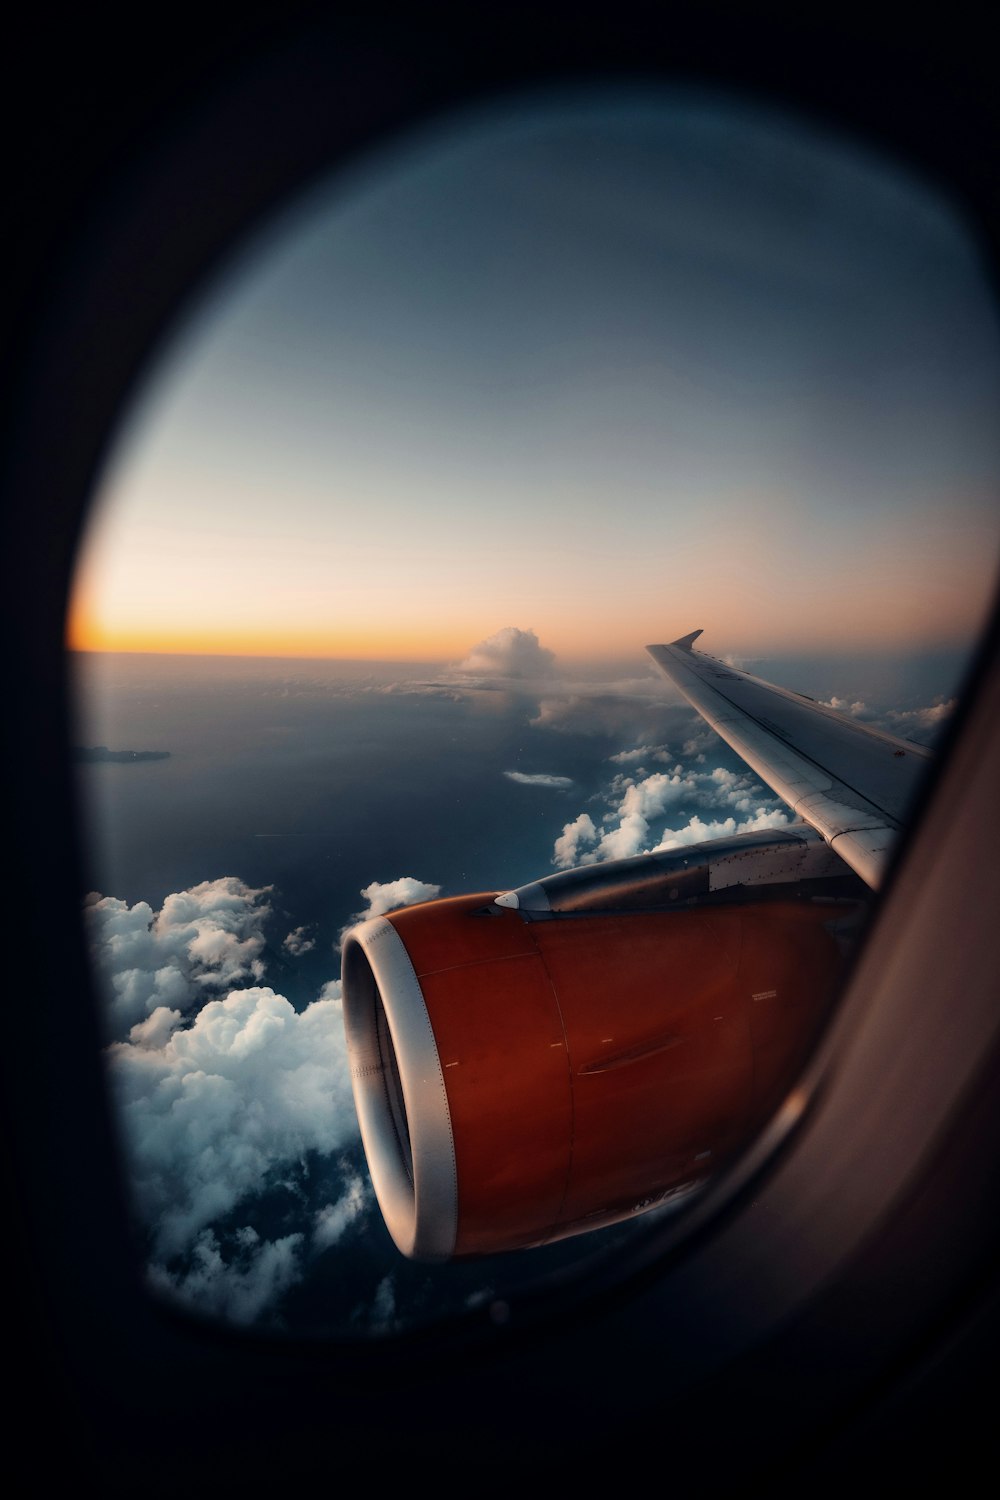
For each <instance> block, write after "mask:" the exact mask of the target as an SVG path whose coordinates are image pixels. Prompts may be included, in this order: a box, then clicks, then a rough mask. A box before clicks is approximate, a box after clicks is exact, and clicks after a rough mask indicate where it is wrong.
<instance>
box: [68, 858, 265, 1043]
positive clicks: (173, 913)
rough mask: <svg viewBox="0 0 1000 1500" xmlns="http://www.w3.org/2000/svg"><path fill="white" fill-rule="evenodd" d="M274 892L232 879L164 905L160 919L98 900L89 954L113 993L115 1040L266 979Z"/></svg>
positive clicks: (90, 915)
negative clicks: (157, 1016) (159, 1016)
mask: <svg viewBox="0 0 1000 1500" xmlns="http://www.w3.org/2000/svg"><path fill="white" fill-rule="evenodd" d="M270 890H271V887H270V886H263V887H261V888H259V889H254V888H252V887H251V886H248V885H245V884H244V883H243V881H242V880H238V879H237V878H236V877H235V876H233V875H227V876H223V877H222V878H221V879H219V880H205V881H202V883H201V884H200V885H196V886H194V887H192V889H191V890H188V891H179V892H175V893H174V894H173V895H170V896H168V897H167V898H166V900H165V901H164V903H163V906H162V908H161V909H160V911H159V912H157V913H155V914H154V912H153V911H152V908H151V907H150V906H149V904H148V903H147V902H145V901H138V902H136V904H135V905H134V906H131V907H130V906H128V905H127V903H126V902H124V901H119V900H118V899H117V898H116V897H114V896H101V895H99V894H98V893H97V892H92V893H91V894H90V895H89V896H88V897H87V899H86V902H85V905H84V918H85V921H86V925H87V929H88V933H89V938H90V944H91V950H92V952H93V955H94V959H95V962H96V964H97V967H98V969H99V971H100V972H101V973H102V974H103V975H104V977H105V980H106V984H107V987H108V990H109V994H108V1002H109V1003H108V1007H107V1015H108V1019H109V1021H110V1025H111V1029H112V1034H113V1035H114V1036H117V1037H123V1036H125V1035H126V1034H127V1033H128V1031H129V1029H130V1028H131V1027H132V1026H134V1025H135V1024H136V1023H137V1022H140V1021H142V1020H144V1019H145V1018H146V1017H147V1016H151V1015H152V1014H153V1012H154V1011H155V1010H158V1009H160V1008H164V1007H165V1008H166V1009H168V1010H178V1011H180V1012H181V1013H182V1014H183V1013H186V1012H189V1011H191V1010H192V1009H193V1008H195V1007H196V1006H198V1005H200V1004H202V1003H203V1001H204V1000H205V999H206V998H210V997H211V996H212V995H213V994H218V993H219V992H221V991H223V990H226V989H229V988H231V987H232V986H233V985H234V984H238V983H240V982H242V981H244V980H248V979H249V980H259V979H261V978H263V974H264V965H263V962H262V960H261V957H260V955H261V953H262V951H263V948H264V935H263V926H264V922H265V920H266V918H267V917H268V916H269V915H270V910H271V909H270V906H269V905H268V903H267V900H266V897H267V896H268V894H269V893H270Z"/></svg>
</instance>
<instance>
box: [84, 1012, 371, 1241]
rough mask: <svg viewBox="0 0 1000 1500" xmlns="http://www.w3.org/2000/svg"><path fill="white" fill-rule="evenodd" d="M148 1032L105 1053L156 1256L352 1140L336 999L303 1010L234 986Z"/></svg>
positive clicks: (353, 1124) (347, 1078)
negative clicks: (157, 1035)
mask: <svg viewBox="0 0 1000 1500" xmlns="http://www.w3.org/2000/svg"><path fill="white" fill-rule="evenodd" d="M154 1019H155V1018H154ZM152 1041H153V1037H152V1036H150V1035H146V1034H143V1035H142V1036H140V1037H138V1038H136V1040H134V1041H133V1040H130V1041H128V1042H118V1043H115V1044H114V1045H113V1046H112V1047H111V1048H109V1051H108V1057H109V1061H110V1071H111V1080H112V1085H113V1088H114V1092H115V1095H116V1097H117V1102H118V1105H119V1112H120V1118H121V1120H122V1122H123V1124H124V1127H125V1130H124V1136H125V1147H126V1151H127V1155H128V1157H129V1162H130V1167H131V1178H132V1184H133V1190H134V1194H135V1197H136V1200H137V1206H138V1209H139V1212H140V1214H141V1216H142V1219H143V1221H144V1222H145V1223H146V1225H147V1226H148V1227H149V1229H150V1232H151V1236H152V1240H153V1245H154V1249H155V1252H156V1254H157V1255H158V1256H161V1257H169V1256H171V1255H175V1254H178V1253H181V1252H183V1251H185V1250H187V1249H190V1247H191V1246H192V1245H193V1243H194V1242H195V1240H196V1238H197V1236H198V1235H199V1234H201V1232H202V1231H203V1230H204V1229H206V1228H207V1227H208V1226H210V1225H211V1224H212V1223H213V1221H215V1220H217V1219H219V1218H220V1217H222V1216H223V1215H226V1214H228V1213H230V1212H231V1211H232V1210H233V1209H235V1208H236V1206H237V1205H238V1204H239V1203H241V1202H243V1201H244V1200H247V1199H250V1198H252V1197H254V1196H255V1195H256V1194H258V1193H260V1192H261V1191H262V1189H264V1188H265V1187H266V1186H268V1185H269V1184H271V1183H273V1182H274V1181H276V1180H278V1178H279V1177H280V1176H281V1174H282V1173H283V1172H287V1170H288V1169H289V1168H291V1167H294V1166H295V1165H296V1164H297V1163H299V1162H300V1161H301V1160H302V1159H303V1157H304V1156H305V1154H306V1153H307V1152H309V1151H317V1152H321V1153H324V1154H329V1153H331V1152H335V1151H339V1150H341V1149H342V1148H343V1147H344V1146H345V1145H346V1144H347V1143H349V1142H351V1141H353V1140H354V1139H355V1138H356V1135H357V1123H356V1117H355V1113H354V1101H353V1097H352V1094H351V1084H350V1075H349V1070H348V1064H347V1055H346V1042H345V1039H344V1027H343V1019H342V1014H341V1009H340V1006H339V1005H338V1004H337V1003H336V1002H335V1001H333V1000H316V1001H314V1002H313V1003H312V1005H309V1006H307V1007H306V1009H305V1010H304V1011H302V1012H301V1013H299V1012H296V1011H295V1010H294V1009H293V1008H292V1006H291V1005H290V1004H289V1002H288V1001H287V1000H286V999H285V998H284V996H283V995H278V994H275V992H274V991H273V990H271V989H268V988H266V987H259V986H257V987H253V988H251V989H246V990H236V991H234V992H233V993H232V994H230V995H228V996H227V997H226V998H225V999H224V1000H213V1001H210V1002H209V1004H207V1005H206V1006H205V1007H204V1009H203V1010H201V1011H200V1012H199V1014H198V1015H197V1016H196V1017H195V1019H194V1021H193V1022H192V1023H191V1024H190V1025H189V1026H187V1027H183V1028H178V1027H176V1026H174V1027H172V1028H170V1029H169V1030H167V1028H166V1026H165V1025H164V1027H163V1030H162V1039H161V1040H160V1041H159V1045H152V1044H151V1042H152Z"/></svg>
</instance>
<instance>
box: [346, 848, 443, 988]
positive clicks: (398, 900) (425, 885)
mask: <svg viewBox="0 0 1000 1500" xmlns="http://www.w3.org/2000/svg"><path fill="white" fill-rule="evenodd" d="M440 894H441V887H440V886H439V885H432V884H430V882H429V881H426V880H417V879H416V878H415V877H414V876H413V875H400V877H399V879H398V880H384V881H379V880H373V881H372V883H371V885H366V886H365V888H364V890H363V891H362V892H361V895H362V896H363V897H364V898H365V906H364V907H363V908H362V910H361V911H356V912H355V913H354V915H353V916H351V917H348V919H347V921H346V922H345V923H344V926H343V927H342V928H341V929H340V936H339V938H338V939H337V942H338V945H339V944H342V943H343V941H344V937H345V935H346V934H347V933H348V932H349V931H350V930H351V928H352V927H354V926H355V925H356V923H358V922H366V921H367V920H368V918H369V917H382V916H384V915H385V913H386V912H389V911H396V910H397V909H398V908H399V907H400V906H415V905H416V904H417V902H418V901H433V900H434V899H435V897H437V896H440ZM325 988H326V986H324V989H325Z"/></svg>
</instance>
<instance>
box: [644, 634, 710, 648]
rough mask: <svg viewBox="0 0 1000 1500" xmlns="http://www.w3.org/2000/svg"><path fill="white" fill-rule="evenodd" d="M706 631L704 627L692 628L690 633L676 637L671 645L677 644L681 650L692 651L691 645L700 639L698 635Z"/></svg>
mask: <svg viewBox="0 0 1000 1500" xmlns="http://www.w3.org/2000/svg"><path fill="white" fill-rule="evenodd" d="M704 633H705V632H704V630H703V629H702V630H692V631H691V634H690V635H681V636H678V637H677V639H676V641H671V642H670V644H671V646H677V647H679V648H680V650H681V651H690V650H691V647H692V646H693V645H694V643H695V641H696V640H697V639H698V637H699V636H700V635H704ZM646 649H647V650H649V647H647V648H646Z"/></svg>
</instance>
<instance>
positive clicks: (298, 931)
mask: <svg viewBox="0 0 1000 1500" xmlns="http://www.w3.org/2000/svg"><path fill="white" fill-rule="evenodd" d="M311 930H312V929H311V928H309V927H294V928H293V929H292V931H291V932H290V933H289V934H288V936H287V937H286V938H285V939H284V940H283V942H282V944H281V946H282V947H283V948H284V949H286V950H287V951H288V952H289V953H290V954H291V955H292V957H293V958H301V956H302V954H303V953H310V952H311V951H312V950H313V948H315V946H316V939H315V938H314V937H310V936H309V933H310V931H311Z"/></svg>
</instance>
